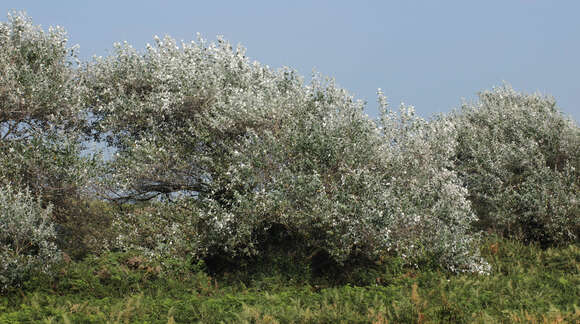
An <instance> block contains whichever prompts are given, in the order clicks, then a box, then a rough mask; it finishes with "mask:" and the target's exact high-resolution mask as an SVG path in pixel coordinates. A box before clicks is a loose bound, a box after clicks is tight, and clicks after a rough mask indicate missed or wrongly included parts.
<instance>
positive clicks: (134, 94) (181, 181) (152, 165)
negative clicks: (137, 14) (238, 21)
mask: <svg viewBox="0 0 580 324" xmlns="http://www.w3.org/2000/svg"><path fill="white" fill-rule="evenodd" d="M85 73H86V78H85V79H86V81H87V83H86V84H87V87H88V88H89V89H91V91H90V92H89V94H90V96H89V97H88V100H89V102H90V106H91V107H92V108H93V110H92V114H93V116H95V120H94V121H95V123H94V127H95V130H96V131H97V132H98V133H100V134H101V135H102V138H103V139H106V140H107V142H108V143H109V144H110V145H111V146H113V147H114V148H115V149H116V150H117V153H116V154H115V156H114V158H113V159H112V161H111V164H110V165H111V170H112V173H111V174H110V176H108V177H106V178H105V179H104V180H105V182H104V185H103V187H104V188H105V189H106V191H107V193H108V194H109V198H111V199H115V200H118V201H121V202H123V201H133V202H135V201H140V200H149V199H152V198H155V197H157V198H158V199H161V200H160V201H164V203H161V204H155V205H154V206H153V207H150V208H149V209H142V210H137V211H135V212H133V213H131V214H129V215H124V214H122V215H120V217H119V220H120V221H119V222H118V224H120V225H121V226H129V227H128V228H127V229H126V230H125V231H124V233H125V234H123V235H122V236H121V238H122V241H123V242H129V243H131V242H133V243H131V244H133V245H140V244H141V247H147V248H148V249H150V250H159V251H164V250H167V247H170V249H173V247H171V244H174V243H175V244H176V243H178V242H181V243H179V244H178V245H179V246H185V247H186V249H185V250H190V251H191V253H196V254H197V255H199V256H202V257H203V256H211V255H216V254H223V255H232V256H236V255H256V254H257V253H259V251H260V244H261V243H260V238H263V237H264V236H265V235H266V236H267V235H268V233H270V229H271V228H273V227H275V228H277V229H284V231H286V232H287V233H288V234H290V235H288V237H294V238H297V239H299V240H300V242H301V244H302V245H303V246H304V247H306V248H309V249H311V250H314V251H316V250H321V251H325V252H326V253H328V254H329V255H330V256H331V258H333V259H334V260H335V261H338V262H343V261H345V260H346V259H347V258H349V257H350V256H352V255H357V256H361V255H362V256H365V257H367V258H377V257H379V256H380V255H382V254H387V253H397V254H402V255H404V256H405V257H406V259H407V260H408V262H412V263H416V262H418V260H420V259H421V258H427V259H430V260H432V263H434V264H437V265H438V266H443V267H445V268H448V269H451V270H454V271H482V272H483V271H485V270H486V266H485V263H484V262H483V261H482V260H480V259H479V258H478V257H477V253H476V252H475V251H473V243H474V242H475V237H474V236H472V235H471V234H469V233H468V232H467V231H466V230H467V229H468V224H469V223H470V222H472V221H474V220H475V218H474V215H473V213H472V212H471V210H470V207H469V203H468V202H467V201H466V199H465V195H466V191H465V190H464V189H462V187H461V183H460V181H459V179H458V178H457V176H456V175H455V173H454V172H453V171H450V170H448V169H449V167H450V164H449V163H447V162H446V161H447V160H446V159H447V158H448V156H450V155H452V154H453V152H454V147H453V145H454V144H453V141H448V139H449V138H450V136H451V137H452V134H454V133H453V132H454V130H453V129H452V125H445V124H444V122H443V121H441V122H440V123H439V124H429V123H426V122H424V121H422V120H420V119H418V118H414V117H413V116H411V114H409V113H408V111H407V110H406V109H403V112H402V115H401V116H400V117H397V116H398V115H397V114H396V113H390V112H387V111H386V106H385V107H384V108H385V114H384V118H383V119H382V121H381V122H380V123H381V125H382V127H383V130H382V131H381V130H380V129H379V127H378V125H377V123H375V122H373V121H371V120H370V119H369V118H368V117H367V116H366V115H364V114H363V108H364V104H363V103H362V102H357V101H354V100H353V98H352V97H351V96H350V95H349V94H348V93H347V92H346V91H345V90H343V89H340V88H338V87H337V86H335V84H334V83H333V82H332V81H327V80H324V79H323V78H321V77H320V76H314V78H313V81H312V83H311V84H309V85H305V84H304V83H303V81H302V80H301V79H300V78H299V77H298V76H297V75H296V73H295V72H294V71H292V70H289V69H282V70H278V71H274V70H272V69H270V68H268V67H267V66H262V65H260V64H259V63H256V62H250V61H249V60H248V58H247V57H246V56H245V52H244V50H243V49H242V48H237V49H233V48H232V47H231V46H230V45H229V43H227V42H225V41H223V40H218V43H217V44H207V43H206V42H205V41H204V40H201V39H200V40H199V41H198V42H193V43H191V44H185V43H184V44H181V46H179V45H177V44H176V43H175V41H174V40H173V39H171V38H165V39H163V40H161V39H156V44H155V46H150V45H148V46H147V49H146V51H145V52H143V53H140V52H138V51H136V50H135V49H133V48H132V47H131V46H129V45H128V44H117V45H116V53H115V54H114V55H113V56H111V57H109V58H105V59H97V60H96V61H94V62H93V63H92V64H91V65H89V66H87V68H86V69H85ZM381 100H383V99H381ZM441 125H443V126H445V127H443V128H442V129H439V126H441ZM146 223H149V225H147V224H146ZM131 224H133V225H131ZM143 225H145V226H143ZM278 231H279V230H278ZM183 240H185V241H183ZM138 242H141V243H138ZM183 242H186V244H182V243H183ZM125 244H126V243H122V244H121V243H120V245H125Z"/></svg>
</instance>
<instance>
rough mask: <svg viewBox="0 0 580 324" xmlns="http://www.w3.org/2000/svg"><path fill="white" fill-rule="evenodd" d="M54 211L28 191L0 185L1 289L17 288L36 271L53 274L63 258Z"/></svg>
mask: <svg viewBox="0 0 580 324" xmlns="http://www.w3.org/2000/svg"><path fill="white" fill-rule="evenodd" d="M51 212H52V206H50V205H49V206H48V207H46V208H43V207H42V203H41V201H40V199H39V198H34V197H33V196H32V195H31V193H30V192H29V191H28V190H24V191H16V190H15V189H14V188H13V187H11V186H0V260H1V262H0V291H2V290H5V289H7V288H10V287H12V288H14V287H17V286H18V285H19V284H20V283H21V282H22V280H24V279H25V278H26V277H27V276H28V275H29V274H31V273H32V272H36V271H44V272H47V273H49V272H50V270H51V266H52V265H54V264H55V263H57V262H58V261H59V260H60V259H61V253H60V251H59V250H58V248H57V247H56V244H55V243H54V241H55V240H56V232H55V230H54V226H53V224H52V222H51V220H50V217H51Z"/></svg>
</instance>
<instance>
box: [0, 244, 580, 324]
mask: <svg viewBox="0 0 580 324" xmlns="http://www.w3.org/2000/svg"><path fill="white" fill-rule="evenodd" d="M481 251H482V255H483V256H484V257H485V258H486V260H488V262H489V263H490V264H491V265H492V269H493V270H492V273H491V274H490V275H476V274H459V275H453V274H449V272H445V271H441V270H438V269H437V268H435V267H430V268H427V269H426V270H425V269H423V270H416V269H413V268H409V267H405V266H402V264H403V263H402V262H400V261H399V260H397V259H393V258H386V259H384V260H383V262H377V263H375V264H368V265H366V266H360V265H359V266H349V265H345V266H343V267H340V268H337V267H335V265H328V264H327V265H322V266H318V267H317V265H316V264H314V263H311V264H304V263H297V262H294V260H293V259H292V256H291V253H289V252H283V251H282V250H277V251H273V252H271V253H269V254H268V257H266V258H264V259H262V260H253V261H252V260H245V261H244V262H241V261H239V262H237V263H236V264H228V265H222V266H221V267H216V266H215V265H213V266H210V265H209V264H206V263H204V262H197V263H195V262H193V261H191V260H190V261H172V260H148V259H146V258H144V257H142V256H140V255H138V254H134V253H133V254H132V253H109V254H106V255H103V256H100V257H88V258H86V259H84V260H83V261H81V262H74V261H70V262H68V263H65V264H63V265H62V268H61V270H60V273H59V275H58V276H57V277H56V278H54V279H47V278H45V277H42V275H41V276H38V277H33V278H31V279H30V280H29V281H27V282H26V284H25V285H24V286H23V287H21V288H20V289H19V290H13V291H10V292H8V293H7V294H6V295H4V296H3V297H2V299H1V302H0V323H20V322H29V321H32V322H41V323H104V322H108V323H188V322H201V323H220V322H236V323H294V322H296V323H341V322H342V323H441V322H451V323H574V322H578V321H580V297H579V296H580V275H579V274H580V247H579V246H578V245H577V244H576V245H569V246H567V247H560V248H550V249H540V248H539V247H538V246H533V245H531V246H530V245H523V244H520V243H517V242H514V241H509V240H505V239H499V238H490V239H487V240H486V241H485V242H484V243H483V244H482V247H481Z"/></svg>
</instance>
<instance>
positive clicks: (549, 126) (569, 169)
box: [450, 86, 580, 245]
mask: <svg viewBox="0 0 580 324" xmlns="http://www.w3.org/2000/svg"><path fill="white" fill-rule="evenodd" d="M450 119H451V120H453V122H454V123H457V126H458V133H457V137H456V138H457V142H458V148H457V155H456V161H455V168H456V170H457V172H458V173H459V174H460V175H461V179H462V180H463V182H464V184H465V186H466V187H467V189H468V190H469V199H470V200H471V202H472V203H473V206H474V208H475V210H476V211H477V214H478V216H479V217H480V222H479V224H478V225H479V228H481V229H489V230H492V231H495V232H498V233H500V234H503V235H505V236H507V237H513V238H517V239H522V240H524V241H527V242H539V243H542V244H544V245H547V244H566V243H569V242H574V241H575V240H577V239H578V237H579V235H580V174H579V173H578V172H579V171H580V128H578V126H577V125H575V124H574V122H573V121H572V120H570V119H567V118H565V117H564V116H563V115H562V113H561V112H560V111H559V110H558V108H557V107H556V103H555V101H554V100H553V99H552V98H548V97H544V96H541V95H539V94H534V95H527V94H520V93H517V92H516V91H514V90H513V89H511V88H510V87H509V86H504V87H501V88H497V89H494V90H493V91H486V92H483V93H481V94H480V102H479V103H478V104H475V105H468V104H466V105H464V107H463V108H462V110H461V111H460V112H456V113H454V114H453V115H452V116H450Z"/></svg>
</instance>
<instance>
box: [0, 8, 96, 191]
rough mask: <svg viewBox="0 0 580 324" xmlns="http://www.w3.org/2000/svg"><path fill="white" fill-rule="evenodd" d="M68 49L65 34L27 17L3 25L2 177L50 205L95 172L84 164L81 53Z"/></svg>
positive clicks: (13, 17) (11, 17)
mask: <svg viewBox="0 0 580 324" xmlns="http://www.w3.org/2000/svg"><path fill="white" fill-rule="evenodd" d="M66 43H67V39H66V33H65V31H64V30H63V29H62V28H60V27H56V28H52V27H51V28H49V29H48V32H45V31H43V29H42V28H41V27H40V26H35V25H34V24H33V23H32V21H31V19H30V18H29V17H27V16H26V15H25V14H24V13H18V12H16V13H12V14H9V15H8V21H7V22H2V23H0V44H2V45H1V46H0V166H1V168H0V176H1V179H2V181H3V182H4V183H12V184H14V185H18V186H19V187H21V188H25V187H29V188H30V190H31V191H32V192H33V193H34V194H35V195H40V194H42V195H43V196H44V197H45V198H46V199H48V200H51V201H52V200H59V199H64V196H65V195H66V194H67V193H70V192H71V188H74V187H76V186H77V185H78V183H80V182H82V181H81V179H83V178H87V174H88V173H89V172H90V166H88V165H85V164H84V163H86V162H88V160H87V159H81V158H79V153H80V151H81V149H82V148H81V146H80V144H79V143H80V137H79V136H80V132H79V129H80V127H81V126H82V120H83V119H84V118H83V116H82V111H81V107H82V106H81V104H80V99H81V98H82V97H81V93H82V91H81V84H80V82H79V80H78V77H77V73H76V71H75V69H74V66H75V65H76V64H77V63H76V62H77V60H76V49H75V48H74V47H72V48H69V47H67V45H66Z"/></svg>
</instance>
